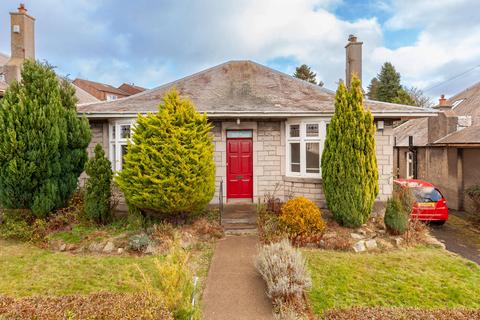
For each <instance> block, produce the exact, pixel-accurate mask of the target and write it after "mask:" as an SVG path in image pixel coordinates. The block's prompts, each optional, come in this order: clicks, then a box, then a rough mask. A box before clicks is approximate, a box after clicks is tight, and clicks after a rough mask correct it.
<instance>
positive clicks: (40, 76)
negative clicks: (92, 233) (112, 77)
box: [0, 61, 91, 217]
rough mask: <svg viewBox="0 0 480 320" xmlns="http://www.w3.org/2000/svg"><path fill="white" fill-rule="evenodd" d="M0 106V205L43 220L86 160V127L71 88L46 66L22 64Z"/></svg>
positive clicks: (88, 135) (63, 196)
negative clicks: (25, 212)
mask: <svg viewBox="0 0 480 320" xmlns="http://www.w3.org/2000/svg"><path fill="white" fill-rule="evenodd" d="M21 75H22V80H21V82H19V83H17V82H13V83H12V84H11V85H10V86H9V88H8V89H7V91H6V93H5V97H4V98H3V99H2V100H1V101H0V206H3V207H5V208H9V209H19V208H25V209H31V210H32V211H33V213H34V214H35V215H36V216H39V217H43V216H45V215H47V213H48V212H50V211H51V210H53V209H56V208H60V207H63V206H64V205H65V203H66V201H67V200H68V199H69V198H70V196H71V195H72V193H73V192H74V191H75V189H76V187H77V181H78V177H79V175H80V174H81V173H82V171H83V169H84V165H85V162H86V160H87V152H86V148H87V146H88V144H89V142H90V138H91V133H90V126H89V124H88V121H87V119H86V118H78V116H77V112H76V106H75V104H76V101H77V100H76V97H75V89H74V88H73V87H72V86H71V85H70V83H69V82H68V81H67V80H59V79H58V78H57V76H56V74H55V72H54V71H53V68H52V67H51V66H49V65H48V64H46V63H38V62H35V61H26V62H25V63H24V65H23V69H22V73H21Z"/></svg>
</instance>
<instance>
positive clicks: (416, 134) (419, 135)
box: [393, 118, 428, 147]
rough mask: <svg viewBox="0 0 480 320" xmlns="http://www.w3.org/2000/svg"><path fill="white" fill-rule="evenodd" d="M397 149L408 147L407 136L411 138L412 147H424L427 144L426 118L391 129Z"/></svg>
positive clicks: (410, 121)
mask: <svg viewBox="0 0 480 320" xmlns="http://www.w3.org/2000/svg"><path fill="white" fill-rule="evenodd" d="M393 133H394V135H395V138H396V139H397V141H396V146H397V147H408V136H412V137H413V146H415V147H424V146H426V145H427V143H428V118H418V119H412V120H408V121H406V122H404V123H402V124H401V125H399V126H398V127H396V128H394V129H393Z"/></svg>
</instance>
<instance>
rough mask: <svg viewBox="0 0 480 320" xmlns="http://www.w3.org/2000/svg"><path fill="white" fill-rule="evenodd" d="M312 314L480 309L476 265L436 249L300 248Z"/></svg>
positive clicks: (479, 284)
mask: <svg viewBox="0 0 480 320" xmlns="http://www.w3.org/2000/svg"><path fill="white" fill-rule="evenodd" d="M304 255H305V257H306V259H307V263H308V266H309V269H310V272H311V275H312V280H313V286H312V289H311V290H310V292H309V293H308V295H309V298H310V301H311V304H312V307H313V309H314V312H315V313H316V314H321V313H322V312H323V311H325V310H328V309H331V308H350V307H376V306H389V307H418V308H427V309H431V308H461V307H464V308H480V267H479V266H478V265H476V264H475V263H473V262H470V261H467V260H464V259H462V258H459V257H457V256H454V255H452V254H450V253H448V252H446V251H444V250H441V249H432V248H416V249H410V250H406V251H394V252H387V253H365V254H355V253H345V252H334V251H320V250H305V251H304Z"/></svg>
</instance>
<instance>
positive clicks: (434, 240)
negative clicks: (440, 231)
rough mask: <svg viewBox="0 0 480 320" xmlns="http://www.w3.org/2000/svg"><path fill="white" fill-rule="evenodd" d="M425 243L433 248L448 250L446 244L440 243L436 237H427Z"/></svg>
mask: <svg viewBox="0 0 480 320" xmlns="http://www.w3.org/2000/svg"><path fill="white" fill-rule="evenodd" d="M425 242H426V243H427V244H428V245H431V246H433V247H436V248H442V249H446V246H445V244H444V243H442V242H440V241H439V240H438V239H437V238H435V237H433V236H431V235H428V236H426V238H425Z"/></svg>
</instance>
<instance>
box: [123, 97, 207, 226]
mask: <svg viewBox="0 0 480 320" xmlns="http://www.w3.org/2000/svg"><path fill="white" fill-rule="evenodd" d="M211 128H212V126H211V125H210V124H209V123H208V121H207V117H206V115H204V114H203V115H202V114H199V113H197V112H196V111H195V108H194V105H193V104H192V103H191V102H190V101H189V100H186V99H181V98H180V96H179V94H178V93H177V91H176V90H173V91H171V92H168V93H167V94H166V95H165V96H164V98H163V104H161V105H160V106H159V111H158V113H150V114H148V115H146V116H142V115H139V117H138V120H137V123H136V126H135V129H134V131H133V136H132V143H131V144H129V145H128V149H127V150H128V151H127V154H126V155H125V163H124V165H123V169H122V171H121V172H120V173H119V174H118V176H117V177H116V181H117V183H118V186H119V187H120V189H121V190H122V191H123V193H124V194H125V197H126V199H127V201H128V202H129V204H130V205H133V206H136V207H138V208H141V209H142V210H143V211H145V212H148V213H154V214H157V215H159V216H161V217H163V216H166V215H178V216H180V215H182V214H188V213H192V212H195V211H199V210H202V209H203V208H205V207H206V205H207V204H208V203H209V202H210V200H211V199H212V197H213V194H214V191H215V164H214V161H213V141H212V136H211V134H210V130H211Z"/></svg>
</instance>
